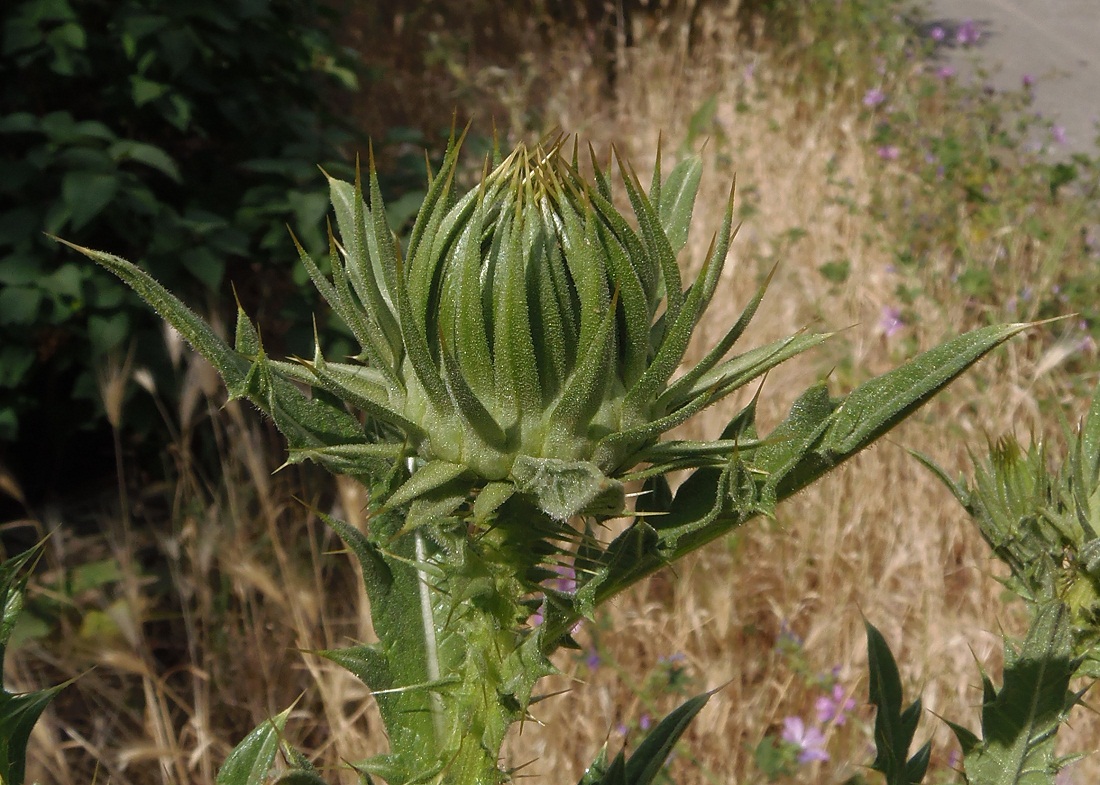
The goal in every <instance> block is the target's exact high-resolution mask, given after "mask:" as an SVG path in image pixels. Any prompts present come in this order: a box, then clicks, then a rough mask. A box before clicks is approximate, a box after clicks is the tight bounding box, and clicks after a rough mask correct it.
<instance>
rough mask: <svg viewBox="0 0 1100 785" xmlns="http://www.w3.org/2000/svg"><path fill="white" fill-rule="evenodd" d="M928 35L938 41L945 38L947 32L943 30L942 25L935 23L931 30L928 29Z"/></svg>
mask: <svg viewBox="0 0 1100 785" xmlns="http://www.w3.org/2000/svg"><path fill="white" fill-rule="evenodd" d="M928 36H929V37H930V38H931V39H932V40H933V41H935V42H937V43H939V42H940V41H942V40H943V39H945V38H947V33H945V32H944V29H943V28H942V27H940V26H939V25H936V26H935V27H933V28H932V29H931V30H929V31H928Z"/></svg>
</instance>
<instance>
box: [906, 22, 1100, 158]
mask: <svg viewBox="0 0 1100 785" xmlns="http://www.w3.org/2000/svg"><path fill="white" fill-rule="evenodd" d="M925 6H926V8H927V13H928V18H929V20H930V22H931V23H932V24H934V25H940V26H941V27H942V28H943V29H944V30H945V31H947V34H948V35H947V37H946V39H945V43H947V44H952V43H953V41H954V36H953V33H954V32H956V31H957V30H958V29H959V27H960V26H962V25H963V24H964V23H965V22H966V21H967V20H973V22H974V25H975V27H976V28H977V30H978V31H979V33H980V35H979V38H978V42H977V44H976V45H974V46H972V47H969V48H965V47H959V46H956V45H952V46H945V47H944V49H943V52H944V55H945V56H946V57H947V58H948V59H950V60H951V61H952V62H953V63H954V64H956V65H957V66H958V67H959V68H960V71H961V72H962V73H963V74H966V73H967V72H968V71H969V63H970V61H971V59H972V58H973V56H974V55H975V54H977V55H978V56H979V57H980V58H981V61H982V63H983V64H984V65H985V66H986V67H987V68H989V69H991V70H993V71H995V74H994V76H993V78H992V79H991V82H992V84H993V85H994V86H995V87H1001V88H1018V87H1019V86H1020V84H1021V80H1022V79H1023V76H1024V74H1028V75H1029V76H1031V77H1033V78H1034V79H1035V86H1034V90H1035V107H1036V109H1037V110H1038V111H1040V112H1042V113H1043V115H1044V116H1048V117H1051V118H1053V119H1054V121H1055V122H1056V123H1057V124H1058V125H1060V126H1061V127H1063V128H1064V129H1065V143H1064V146H1065V149H1066V150H1068V151H1074V150H1077V151H1088V152H1091V153H1098V152H1100V148H1097V146H1096V138H1097V133H1098V131H1097V127H1096V123H1097V122H1098V121H1100V0H925Z"/></svg>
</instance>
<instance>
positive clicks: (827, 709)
mask: <svg viewBox="0 0 1100 785" xmlns="http://www.w3.org/2000/svg"><path fill="white" fill-rule="evenodd" d="M855 707H856V702H855V699H853V698H849V697H847V696H846V695H845V694H844V688H843V687H841V686H840V685H839V684H834V685H833V691H832V694H831V695H822V696H821V697H820V698H818V699H817V700H816V701H814V709H816V710H817V721H818V722H819V723H820V724H822V725H825V724H826V723H829V722H831V723H833V724H835V725H843V724H844V723H845V722H847V721H848V712H850V711H851V710H852V709H854V708H855Z"/></svg>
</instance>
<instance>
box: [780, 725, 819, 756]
mask: <svg viewBox="0 0 1100 785" xmlns="http://www.w3.org/2000/svg"><path fill="white" fill-rule="evenodd" d="M781 738H782V739H783V741H785V742H787V743H788V744H793V745H795V746H796V747H798V762H799V763H811V762H813V761H815V760H828V759H829V753H827V752H826V751H825V736H824V734H823V733H822V732H821V731H820V730H819V729H818V728H814V727H809V728H807V727H806V723H804V722H803V721H802V718H801V717H786V718H785V719H784V720H783V734H782V736H781Z"/></svg>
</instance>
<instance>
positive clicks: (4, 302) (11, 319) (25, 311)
mask: <svg viewBox="0 0 1100 785" xmlns="http://www.w3.org/2000/svg"><path fill="white" fill-rule="evenodd" d="M41 303H42V290H41V289H39V288H38V287H31V286H6V287H4V289H3V290H2V291H0V324H34V322H35V321H36V319H37V318H38V309H39V306H40V305H41Z"/></svg>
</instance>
